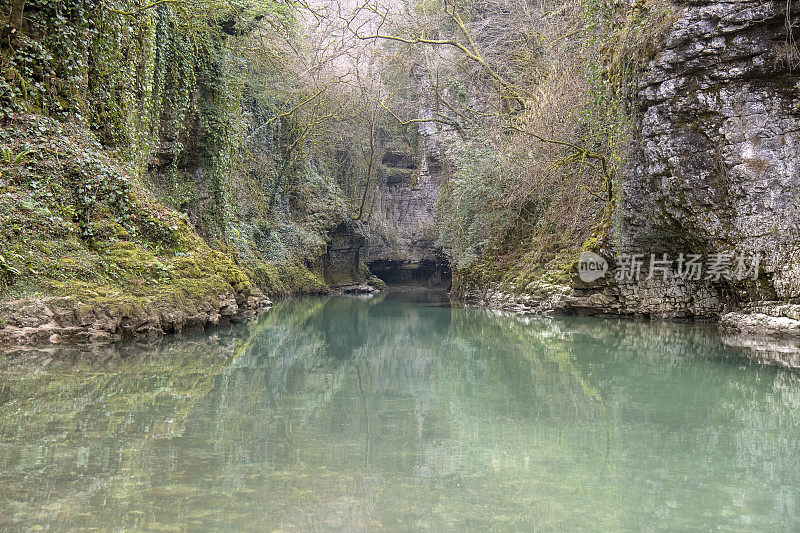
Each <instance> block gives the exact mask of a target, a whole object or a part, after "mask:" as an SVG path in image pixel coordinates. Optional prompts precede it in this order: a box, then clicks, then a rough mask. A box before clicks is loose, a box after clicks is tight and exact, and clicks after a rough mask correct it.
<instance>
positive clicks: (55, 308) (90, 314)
mask: <svg viewBox="0 0 800 533" xmlns="http://www.w3.org/2000/svg"><path fill="white" fill-rule="evenodd" d="M21 120H22V125H21V126H18V128H17V129H15V130H13V132H12V135H16V136H17V137H19V139H27V138H28V133H29V132H28V131H27V129H26V128H27V127H28V126H27V122H26V120H33V119H26V118H23V119H21ZM37 120H41V121H44V122H47V121H46V120H45V119H41V118H39V119H37ZM48 124H50V123H48ZM50 127H51V128H52V129H53V131H56V130H58V131H61V132H62V133H61V135H60V136H59V139H60V142H61V152H60V153H59V154H55V153H54V152H52V151H47V150H45V149H44V148H41V150H40V151H39V152H37V153H38V156H37V157H36V158H35V159H33V160H31V161H29V162H27V163H26V164H25V165H24V166H22V167H20V168H17V169H15V172H14V173H13V179H11V180H9V182H8V183H7V184H6V185H5V186H4V187H3V188H2V190H0V255H2V257H3V263H2V270H3V273H4V274H7V275H4V276H3V283H2V284H0V291H1V292H0V301H4V302H6V303H5V304H4V305H5V306H6V311H7V313H8V314H6V315H4V316H7V317H10V318H7V319H6V320H5V324H4V326H3V331H5V334H4V335H3V337H4V338H5V339H6V340H9V339H10V341H11V342H14V339H17V341H20V342H28V341H33V342H37V341H39V340H42V338H44V340H47V339H48V338H50V337H53V338H58V339H61V338H63V339H69V340H78V341H83V340H92V339H93V338H94V339H97V340H107V339H109V338H111V337H114V336H118V335H123V334H124V335H128V336H139V335H140V334H142V335H150V334H160V333H163V332H165V331H176V330H181V329H182V328H183V327H184V325H185V324H186V323H187V321H188V322H189V323H192V324H195V325H201V326H202V327H207V326H208V325H213V324H214V323H218V322H220V321H225V320H230V319H232V318H235V317H237V316H239V315H241V314H242V313H245V312H249V311H251V310H254V309H256V310H257V309H259V308H261V307H264V306H265V305H264V303H263V301H262V300H261V299H260V296H259V292H258V291H257V290H255V289H254V288H253V284H252V282H251V280H250V277H249V276H248V275H247V273H245V272H244V271H243V270H242V269H241V268H239V267H238V266H237V265H236V264H235V263H234V262H233V260H232V259H231V258H230V257H229V256H227V255H226V254H224V253H222V252H220V251H218V250H213V249H211V248H210V247H209V246H208V244H207V243H206V242H205V241H204V240H203V239H202V238H200V237H199V236H198V235H197V233H196V232H195V231H194V229H193V228H192V227H191V226H190V225H189V224H188V223H187V221H186V220H185V217H183V216H181V214H180V213H178V212H176V211H175V210H173V209H170V208H168V207H166V206H164V205H163V204H161V203H159V202H158V201H157V199H156V198H155V197H154V196H153V195H152V194H151V193H150V192H149V191H148V190H147V189H146V188H145V187H144V186H143V185H142V184H140V183H139V182H138V181H137V180H136V179H135V178H134V177H132V176H130V175H128V174H127V173H126V170H125V167H124V166H123V165H122V164H121V163H120V162H119V161H116V160H114V159H113V158H110V157H108V156H107V155H106V154H105V153H104V152H103V151H102V150H101V149H100V147H99V146H98V145H97V144H96V143H93V142H92V137H91V135H90V134H88V133H87V132H86V131H85V130H82V129H80V128H79V127H77V126H64V127H62V126H60V125H57V124H50ZM59 128H60V130H59ZM69 128H72V129H69ZM35 139H39V140H38V141H36V142H38V143H44V144H46V141H47V140H46V139H45V138H44V137H42V138H38V137H37V138H35ZM35 139H34V140H35ZM50 140H51V141H52V139H50ZM34 146H38V144H34ZM56 155H57V156H58V157H56ZM84 160H91V161H96V162H97V165H99V166H100V168H102V169H103V172H105V173H106V175H107V176H109V177H108V179H109V180H111V181H114V180H118V181H119V182H120V183H128V184H130V185H127V186H126V187H125V188H124V190H123V189H116V188H113V187H112V188H110V189H102V190H103V191H105V190H109V191H111V192H112V193H113V192H114V191H122V192H124V197H119V201H121V202H124V206H123V207H120V205H121V204H119V202H118V201H116V200H113V199H114V198H117V197H115V196H111V197H110V198H111V199H109V198H107V197H104V196H97V197H94V196H93V197H92V198H91V202H93V203H91V206H92V208H91V209H89V210H84V211H80V210H81V209H85V206H86V205H89V204H86V201H85V200H83V199H81V198H79V197H78V196H76V195H79V194H94V193H91V192H86V190H85V188H84V189H75V187H76V185H75V184H76V183H80V182H81V181H82V180H83V181H88V180H90V179H91V177H90V176H89V175H84V174H81V172H89V170H90V169H91V168H93V167H87V169H88V170H87V169H84V170H80V169H79V167H80V165H79V163H78V162H79V161H84ZM76 169H78V170H76ZM76 172H78V174H77V175H76ZM41 176H46V178H41ZM120 194H122V193H120ZM112 200H113V201H112ZM82 202H83V203H82ZM82 206H83V207H82ZM79 212H82V213H84V214H83V215H81V216H79V215H78V213H79ZM87 229H90V230H91V231H87ZM37 302H38V303H37ZM26 313H27V314H29V315H30V316H31V317H34V318H33V319H32V320H33V322H30V323H28V321H26V319H25V318H24V317H25V315H26ZM37 321H38V322H41V323H36V322H37ZM14 328H16V329H17V330H19V329H20V328H38V330H39V331H38V332H36V333H34V332H28V333H27V334H25V333H24V332H23V333H21V334H20V335H17V333H19V331H11V330H14ZM6 330H9V331H6Z"/></svg>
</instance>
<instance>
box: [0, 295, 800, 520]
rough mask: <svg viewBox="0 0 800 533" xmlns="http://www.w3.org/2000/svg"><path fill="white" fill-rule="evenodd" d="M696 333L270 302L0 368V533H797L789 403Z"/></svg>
mask: <svg viewBox="0 0 800 533" xmlns="http://www.w3.org/2000/svg"><path fill="white" fill-rule="evenodd" d="M745 349H746V348H740V347H731V346H729V345H728V344H726V342H725V340H724V339H723V338H721V337H720V336H718V335H716V334H715V333H713V332H712V331H710V330H708V329H707V328H703V327H698V326H686V325H675V324H666V323H639V322H634V321H611V320H592V319H583V318H569V317H565V318H557V319H543V318H540V319H530V318H529V319H524V318H519V317H513V316H507V315H503V314H495V313H490V312H487V311H482V310H476V309H464V308H458V307H454V308H449V307H447V306H444V305H443V301H442V299H441V297H440V296H433V295H430V294H428V295H426V294H419V293H417V294H415V295H409V294H405V295H403V294H401V295H390V296H389V297H386V296H385V295H380V296H378V297H375V298H371V299H359V298H348V297H338V298H328V299H292V300H286V301H282V302H278V304H277V305H276V307H275V309H274V310H273V311H272V312H271V313H270V314H269V315H267V316H266V317H264V318H263V319H262V320H260V321H259V322H258V323H256V324H253V325H250V326H247V327H241V328H233V329H231V330H228V331H223V332H217V333H215V334H214V335H210V336H200V337H194V338H184V339H180V340H173V341H169V342H165V343H163V344H161V345H157V346H150V347H144V348H143V347H136V346H117V347H114V348H111V349H106V350H99V349H94V350H92V351H89V352H81V351H79V350H60V351H52V352H40V353H33V354H31V353H25V354H16V355H13V356H10V357H7V358H6V359H3V360H0V361H1V362H0V365H1V366H0V369H1V370H2V375H0V435H2V437H0V454H1V455H0V527H3V526H10V527H31V526H42V527H56V528H64V527H101V528H111V529H127V528H131V529H142V528H153V529H161V528H178V529H192V530H194V529H201V528H207V529H221V528H233V529H245V530H270V529H278V530H307V529H318V530H328V529H332V528H344V529H347V530H360V529H370V530H371V529H379V528H385V529H407V528H409V527H414V528H433V529H435V530H448V529H452V530H463V529H465V528H467V529H486V528H490V527H494V528H499V529H512V530H520V529H532V528H536V529H569V530H573V529H592V530H598V529H615V530H627V529H652V528H669V529H698V528H700V529H709V528H712V527H717V526H721V527H723V528H730V529H742V528H753V527H755V528H760V529H775V528H783V529H796V528H797V527H800V518H799V517H798V515H799V514H800V513H799V512H798V508H797V505H798V503H799V502H797V497H798V489H797V487H800V479H798V478H800V450H798V444H797V438H796V436H797V434H798V433H797V430H798V427H800V392H799V391H800V387H798V382H797V381H798V380H797V377H796V376H795V375H793V374H790V373H786V372H783V371H780V370H775V369H771V368H767V367H759V366H754V365H748V364H746V363H744V360H743V359H741V358H740V356H742V355H743V354H744V352H743V350H745Z"/></svg>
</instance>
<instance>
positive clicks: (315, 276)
mask: <svg viewBox="0 0 800 533" xmlns="http://www.w3.org/2000/svg"><path fill="white" fill-rule="evenodd" d="M253 282H254V283H255V285H256V286H257V287H258V288H259V289H261V290H262V291H264V292H265V293H266V294H269V295H276V296H285V295H288V294H326V293H328V292H330V287H328V285H327V284H326V283H325V280H324V278H323V276H322V274H321V273H320V272H313V271H312V270H310V269H309V268H307V267H305V266H302V265H294V264H286V263H259V264H258V265H257V266H256V267H255V269H254V270H253Z"/></svg>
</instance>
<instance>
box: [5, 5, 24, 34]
mask: <svg viewBox="0 0 800 533" xmlns="http://www.w3.org/2000/svg"><path fill="white" fill-rule="evenodd" d="M24 11H25V0H11V16H10V17H8V23H9V24H11V26H13V27H14V29H16V30H17V31H20V30H21V29H22V14H23V12H24Z"/></svg>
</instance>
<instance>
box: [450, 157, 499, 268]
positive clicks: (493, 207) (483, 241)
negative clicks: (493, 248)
mask: <svg viewBox="0 0 800 533" xmlns="http://www.w3.org/2000/svg"><path fill="white" fill-rule="evenodd" d="M460 148H461V149H460V150H459V151H458V155H457V157H458V161H459V165H460V167H459V169H458V171H457V172H456V173H455V175H453V176H452V177H451V178H450V179H449V180H448V182H447V184H446V186H445V190H444V193H443V195H442V198H441V200H440V206H439V216H440V226H439V228H440V229H439V244H440V245H441V246H442V248H443V249H444V250H445V251H446V252H447V253H448V255H449V256H450V257H451V259H452V261H453V265H454V266H455V267H456V268H466V267H468V266H470V265H471V264H472V263H473V262H474V261H475V260H476V259H478V258H479V257H480V255H481V253H482V252H483V251H484V250H485V249H486V248H487V247H488V246H489V245H490V244H492V242H493V240H494V239H497V238H498V237H499V236H502V235H503V234H504V232H505V231H506V230H507V229H508V228H509V227H510V225H511V223H512V222H513V219H514V216H513V211H511V210H510V209H508V208H506V207H504V205H503V174H504V172H505V171H506V170H507V168H508V166H509V165H510V162H509V161H508V160H507V159H505V158H504V157H503V155H502V154H501V153H499V152H497V151H494V150H491V149H489V148H486V147H485V146H483V145H480V144H478V143H469V144H464V145H463V146H461V147H460Z"/></svg>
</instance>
